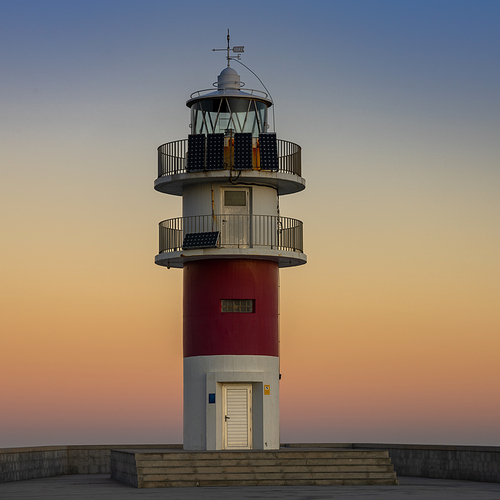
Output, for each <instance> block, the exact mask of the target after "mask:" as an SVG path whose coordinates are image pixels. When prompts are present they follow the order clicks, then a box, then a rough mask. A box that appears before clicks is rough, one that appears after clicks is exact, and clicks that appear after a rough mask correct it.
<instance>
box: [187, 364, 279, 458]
mask: <svg viewBox="0 0 500 500" xmlns="http://www.w3.org/2000/svg"><path fill="white" fill-rule="evenodd" d="M244 382H245V383H251V384H252V388H253V390H252V394H253V402H252V408H253V410H252V413H253V417H252V424H253V448H254V449H262V450H276V449H279V443H280V441H279V358H278V357H275V356H193V357H189V358H184V439H183V443H184V449H185V450H220V449H222V430H223V418H224V415H223V404H222V385H223V384H224V383H244ZM266 385H269V386H270V394H269V395H266V394H264V392H265V391H264V386H266ZM209 394H215V403H214V404H210V403H209V402H208V401H209V396H208V395H209Z"/></svg>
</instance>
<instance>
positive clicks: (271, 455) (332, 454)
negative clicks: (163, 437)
mask: <svg viewBox="0 0 500 500" xmlns="http://www.w3.org/2000/svg"><path fill="white" fill-rule="evenodd" d="M284 455H286V459H292V458H295V459H303V458H306V457H307V458H318V459H320V458H327V459H331V458H387V457H388V456H389V453H388V452H387V451H385V450H359V451H358V450H345V451H344V450H335V451H326V450H311V451H295V450H294V451H288V449H286V450H284V451H240V452H238V451H217V452H213V451H196V452H181V451H171V452H164V453H158V452H153V453H141V452H137V453H136V456H137V457H136V459H137V460H196V459H203V460H261V459H284V458H283V456H284Z"/></svg>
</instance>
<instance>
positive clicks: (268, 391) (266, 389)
mask: <svg viewBox="0 0 500 500" xmlns="http://www.w3.org/2000/svg"><path fill="white" fill-rule="evenodd" d="M270 394H271V386H270V385H265V386H264V396H269V395H270Z"/></svg>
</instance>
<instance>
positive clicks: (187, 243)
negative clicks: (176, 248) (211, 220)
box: [182, 231, 219, 250]
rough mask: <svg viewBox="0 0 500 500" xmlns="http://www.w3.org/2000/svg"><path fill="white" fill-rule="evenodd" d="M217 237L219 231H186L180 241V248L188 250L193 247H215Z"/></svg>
mask: <svg viewBox="0 0 500 500" xmlns="http://www.w3.org/2000/svg"><path fill="white" fill-rule="evenodd" d="M218 239H219V231H211V232H208V233H187V234H186V235H185V236H184V241H183V242H182V249H183V250H189V249H193V248H216V247H217V241H218Z"/></svg>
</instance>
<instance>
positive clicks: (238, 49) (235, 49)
mask: <svg viewBox="0 0 500 500" xmlns="http://www.w3.org/2000/svg"><path fill="white" fill-rule="evenodd" d="M230 39H231V37H230V36H229V29H228V30H227V48H226V49H212V51H213V52H218V51H221V50H225V51H226V52H227V56H226V59H227V66H228V67H229V61H230V60H231V59H238V60H240V58H241V53H242V52H245V47H244V46H243V45H235V46H234V47H233V48H231V47H230V46H229V40H230ZM231 50H232V51H233V52H234V53H235V54H238V55H237V56H230V55H229V52H230V51H231Z"/></svg>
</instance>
